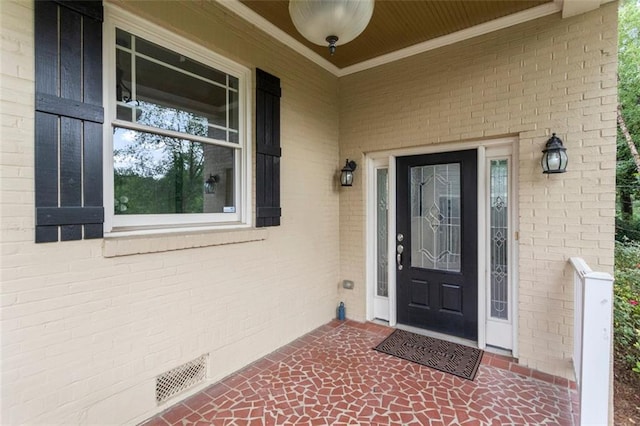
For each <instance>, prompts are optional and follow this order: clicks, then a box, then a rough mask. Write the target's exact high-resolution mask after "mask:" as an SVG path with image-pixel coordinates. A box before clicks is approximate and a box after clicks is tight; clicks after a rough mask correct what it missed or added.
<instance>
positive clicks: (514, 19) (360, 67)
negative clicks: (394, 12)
mask: <svg viewBox="0 0 640 426" xmlns="http://www.w3.org/2000/svg"><path fill="white" fill-rule="evenodd" d="M561 10H562V7H561V6H559V5H558V4H556V3H554V2H550V3H546V4H543V5H540V6H536V7H532V8H531V9H527V10H523V11H522V12H517V13H514V14H512V15H508V16H503V17H502V18H498V19H494V20H493V21H489V22H485V23H483V24H479V25H475V26H473V27H469V28H465V29H464V30H460V31H457V32H455V33H451V34H447V35H445V36H442V37H438V38H434V39H431V40H427V41H425V42H422V43H419V44H414V45H413V46H409V47H406V48H404V49H400V50H396V51H395V52H391V53H387V54H386V55H382V56H378V57H377V58H373V59H369V60H366V61H363V62H360V63H358V64H355V65H351V66H348V67H345V68H342V69H340V71H339V74H338V76H339V77H342V76H345V75H349V74H353V73H356V72H360V71H364V70H367V69H369V68H374V67H377V66H380V65H384V64H388V63H389V62H394V61H397V60H400V59H404V58H408V57H409V56H414V55H417V54H420V53H424V52H427V51H429V50H434V49H438V48H440V47H443V46H448V45H450V44H454V43H457V42H460V41H463V40H467V39H470V38H473V37H477V36H480V35H483V34H488V33H490V32H493V31H497V30H501V29H504V28H508V27H511V26H513V25H518V24H522V23H523V22H527V21H531V20H534V19H538V18H542V17H544V16H548V15H553V14H554V13H558V12H560V11H561Z"/></svg>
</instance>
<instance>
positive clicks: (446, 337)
mask: <svg viewBox="0 0 640 426" xmlns="http://www.w3.org/2000/svg"><path fill="white" fill-rule="evenodd" d="M396 328H398V329H400V330H404V331H410V332H411V333H415V334H420V335H422V336H427V337H433V338H435V339H440V340H445V341H447V342H451V343H458V344H460V345H464V346H469V347H471V348H477V347H478V342H476V341H475V340H469V339H463V338H462V337H457V336H451V335H449V334H444V333H438V332H437V331H431V330H426V329H424V328H418V327H413V326H410V325H405V324H396Z"/></svg>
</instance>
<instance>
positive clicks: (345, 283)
mask: <svg viewBox="0 0 640 426" xmlns="http://www.w3.org/2000/svg"><path fill="white" fill-rule="evenodd" d="M353 286H354V284H353V281H351V280H342V288H346V289H347V290H353Z"/></svg>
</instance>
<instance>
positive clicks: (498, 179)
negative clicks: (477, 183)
mask: <svg viewBox="0 0 640 426" xmlns="http://www.w3.org/2000/svg"><path fill="white" fill-rule="evenodd" d="M489 167H490V170H489V174H490V182H489V202H490V203H491V204H490V218H489V219H490V226H489V231H490V235H489V236H490V241H489V245H490V249H491V259H490V266H491V267H490V279H491V287H490V288H491V290H490V291H491V294H490V298H491V313H490V315H491V317H493V318H499V319H508V318H509V312H508V308H509V279H508V278H509V275H508V273H509V271H508V249H509V247H508V240H509V238H508V237H509V211H508V206H509V199H508V196H509V180H508V177H509V170H508V163H507V160H506V159H500V160H491V162H490V166H489Z"/></svg>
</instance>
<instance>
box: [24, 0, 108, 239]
mask: <svg viewBox="0 0 640 426" xmlns="http://www.w3.org/2000/svg"><path fill="white" fill-rule="evenodd" d="M102 19H103V9H102V1H58V2H53V1H36V2H35V59H36V70H35V71H36V102H35V106H36V112H35V185H36V188H35V194H36V199H35V205H36V242H37V243H41V242H52V241H58V240H59V239H60V240H62V241H67V240H80V239H82V238H102V223H103V221H104V208H103V206H102V123H103V121H104V112H103V108H102Z"/></svg>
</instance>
